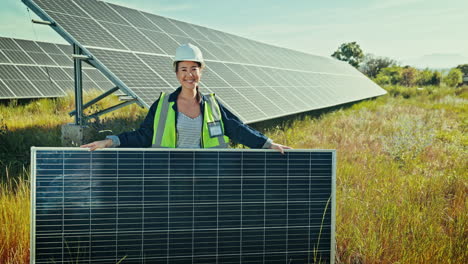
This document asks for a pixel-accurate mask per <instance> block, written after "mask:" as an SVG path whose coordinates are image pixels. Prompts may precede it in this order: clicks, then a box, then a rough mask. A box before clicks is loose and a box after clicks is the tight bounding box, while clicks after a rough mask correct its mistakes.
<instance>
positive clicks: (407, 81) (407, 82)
mask: <svg viewBox="0 0 468 264" xmlns="http://www.w3.org/2000/svg"><path fill="white" fill-rule="evenodd" d="M417 80H418V70H416V69H415V68H413V67H409V66H408V67H405V68H404V69H403V70H402V71H401V84H402V85H404V86H408V87H410V86H414V85H415V84H416V81H417Z"/></svg>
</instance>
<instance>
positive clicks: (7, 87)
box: [0, 37, 122, 99]
mask: <svg viewBox="0 0 468 264" xmlns="http://www.w3.org/2000/svg"><path fill="white" fill-rule="evenodd" d="M71 54H72V47H71V46H70V45H63V44H55V43H48V42H39V41H31V40H23V39H14V38H4V37H0V99H15V98H40V97H60V96H65V95H66V94H67V92H71V91H74V80H73V78H74V74H73V61H72V59H71ZM113 87H115V85H113V84H112V82H110V81H109V80H108V79H107V78H106V77H105V76H104V75H102V73H101V72H100V71H99V70H97V69H95V68H94V67H91V66H89V65H86V64H84V65H83V89H84V91H85V92H87V91H90V90H97V91H101V92H104V91H107V90H109V89H111V88H113ZM119 94H120V95H122V93H119Z"/></svg>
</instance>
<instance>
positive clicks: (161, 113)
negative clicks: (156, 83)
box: [152, 93, 229, 148]
mask: <svg viewBox="0 0 468 264" xmlns="http://www.w3.org/2000/svg"><path fill="white" fill-rule="evenodd" d="M207 97H208V100H206V101H205V107H204V114H203V125H202V134H201V146H202V148H227V147H228V143H229V138H228V137H226V136H225V135H224V124H223V120H222V118H221V110H220V109H219V105H218V102H217V101H216V99H215V96H214V94H209V95H208V96H207ZM174 104H175V102H169V95H167V94H166V93H161V96H160V97H159V102H158V108H157V109H156V114H155V115H154V126H153V144H152V147H153V148H175V147H176V144H177V132H176V118H175V116H176V112H175V111H174V109H173V108H172V106H173V105H174ZM216 122H219V124H220V125H221V130H222V135H219V136H214V137H211V136H210V130H209V129H210V128H209V125H210V124H214V123H216Z"/></svg>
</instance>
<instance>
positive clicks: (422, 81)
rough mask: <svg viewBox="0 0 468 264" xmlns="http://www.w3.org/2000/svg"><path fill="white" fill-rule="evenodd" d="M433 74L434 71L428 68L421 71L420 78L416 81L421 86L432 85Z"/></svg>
mask: <svg viewBox="0 0 468 264" xmlns="http://www.w3.org/2000/svg"><path fill="white" fill-rule="evenodd" d="M432 76H433V72H432V71H431V70H429V69H427V68H426V69H424V70H422V71H419V74H418V80H417V81H416V83H417V84H418V85H421V86H424V85H431V81H432Z"/></svg>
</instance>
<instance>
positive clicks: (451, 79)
mask: <svg viewBox="0 0 468 264" xmlns="http://www.w3.org/2000/svg"><path fill="white" fill-rule="evenodd" d="M444 83H445V84H446V85H448V86H450V87H456V86H458V85H459V84H462V83H463V73H462V71H461V70H460V69H456V68H453V69H451V70H450V71H449V73H448V74H447V76H445V78H444Z"/></svg>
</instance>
